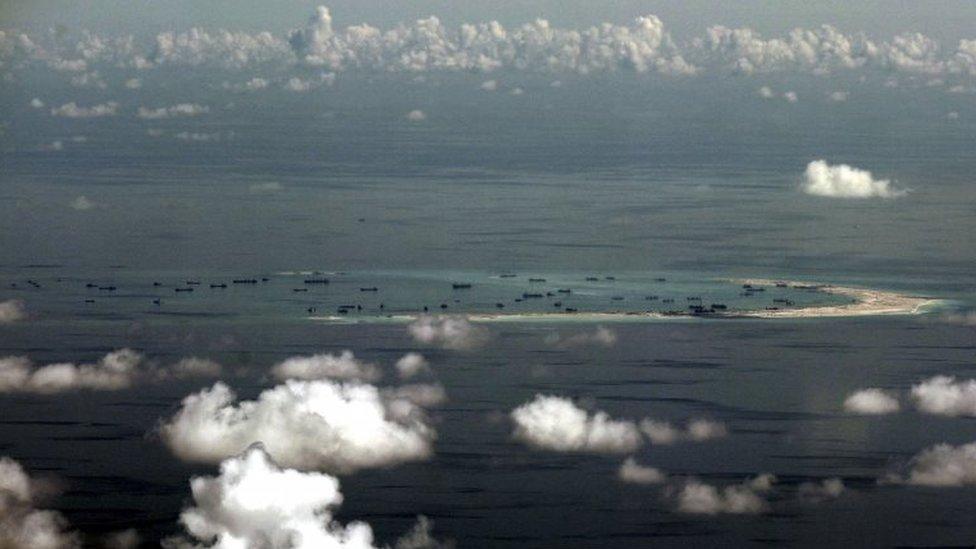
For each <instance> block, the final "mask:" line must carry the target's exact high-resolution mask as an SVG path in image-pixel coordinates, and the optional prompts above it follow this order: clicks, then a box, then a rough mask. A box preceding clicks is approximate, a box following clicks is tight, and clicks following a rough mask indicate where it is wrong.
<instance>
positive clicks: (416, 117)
mask: <svg viewBox="0 0 976 549" xmlns="http://www.w3.org/2000/svg"><path fill="white" fill-rule="evenodd" d="M407 120H409V121H411V122H421V121H423V120H427V114H426V113H424V111H422V110H420V109H414V110H412V111H410V112H408V113H407Z"/></svg>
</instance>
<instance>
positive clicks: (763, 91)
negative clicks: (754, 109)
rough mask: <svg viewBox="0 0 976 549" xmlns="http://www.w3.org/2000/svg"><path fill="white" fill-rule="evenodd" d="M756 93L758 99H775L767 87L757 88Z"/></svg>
mask: <svg viewBox="0 0 976 549" xmlns="http://www.w3.org/2000/svg"><path fill="white" fill-rule="evenodd" d="M757 93H758V94H759V97H762V98H763V99H772V98H774V97H776V94H775V93H773V90H772V89H770V88H769V86H763V87H761V88H759V90H758V92H757Z"/></svg>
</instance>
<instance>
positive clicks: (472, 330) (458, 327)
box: [407, 315, 489, 350]
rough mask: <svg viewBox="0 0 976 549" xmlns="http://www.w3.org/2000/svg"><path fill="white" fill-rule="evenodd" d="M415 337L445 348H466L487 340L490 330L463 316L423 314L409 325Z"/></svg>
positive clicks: (419, 340) (417, 339) (421, 341)
mask: <svg viewBox="0 0 976 549" xmlns="http://www.w3.org/2000/svg"><path fill="white" fill-rule="evenodd" d="M407 330H408V331H409V332H410V335H411V336H412V337H413V339H414V340H415V341H417V342H419V343H423V344H425V345H432V346H435V347H441V348H443V349H453V350H464V349H473V348H476V347H479V346H481V345H483V344H484V343H486V342H487V340H488V338H489V334H488V331H487V330H485V329H484V328H482V327H480V326H476V325H474V324H472V323H471V322H470V321H469V320H468V319H467V318H465V317H463V316H430V315H423V316H420V317H418V318H417V319H416V320H414V321H413V322H411V323H410V324H409V325H407Z"/></svg>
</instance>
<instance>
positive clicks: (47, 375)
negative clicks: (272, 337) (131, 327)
mask: <svg viewBox="0 0 976 549" xmlns="http://www.w3.org/2000/svg"><path fill="white" fill-rule="evenodd" d="M220 372H221V367H220V365H219V364H217V363H216V362H213V361H210V360H205V359H200V358H186V359H183V360H180V361H179V362H177V363H175V364H172V365H169V366H156V365H154V364H152V363H150V362H149V361H147V360H146V358H145V357H144V356H143V355H141V354H140V353H138V352H136V351H133V350H132V349H120V350H118V351H113V352H111V353H109V354H107V355H105V356H104V357H102V359H101V360H99V361H98V362H96V363H93V364H74V363H69V362H65V363H57V364H48V365H46V366H40V367H38V366H35V365H34V364H33V363H32V362H31V361H30V360H29V359H28V358H26V357H17V356H11V357H5V358H0V393H35V394H43V395H50V394H56V393H64V392H68V391H78V390H91V391H118V390H122V389H127V388H129V387H132V386H133V385H134V384H135V383H136V382H139V381H146V382H156V381H161V380H167V379H185V378H190V377H198V376H217V375H220Z"/></svg>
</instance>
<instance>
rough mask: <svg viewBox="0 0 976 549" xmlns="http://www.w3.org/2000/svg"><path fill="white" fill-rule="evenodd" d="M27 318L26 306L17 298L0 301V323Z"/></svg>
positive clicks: (9, 322)
mask: <svg viewBox="0 0 976 549" xmlns="http://www.w3.org/2000/svg"><path fill="white" fill-rule="evenodd" d="M25 318H27V308H26V307H25V306H24V302H23V301H21V300H19V299H8V300H7V301H0V324H11V323H13V322H18V321H20V320H24V319H25Z"/></svg>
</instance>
